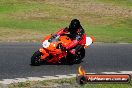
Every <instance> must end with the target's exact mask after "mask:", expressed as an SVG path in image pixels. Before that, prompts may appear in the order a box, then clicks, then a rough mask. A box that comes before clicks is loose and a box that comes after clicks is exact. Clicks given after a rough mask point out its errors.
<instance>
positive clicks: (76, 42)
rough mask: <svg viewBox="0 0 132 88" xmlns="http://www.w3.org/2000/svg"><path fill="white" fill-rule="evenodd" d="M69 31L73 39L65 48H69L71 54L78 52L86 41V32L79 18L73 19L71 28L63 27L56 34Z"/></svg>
mask: <svg viewBox="0 0 132 88" xmlns="http://www.w3.org/2000/svg"><path fill="white" fill-rule="evenodd" d="M67 33H69V35H70V38H71V39H72V40H73V41H72V42H71V43H70V44H69V45H68V46H66V47H64V48H65V49H66V50H69V52H70V53H71V54H76V52H77V51H78V50H80V49H81V48H82V47H83V46H84V45H85V43H86V34H85V31H84V29H83V28H82V26H81V24H80V21H79V20H78V19H73V20H72V21H71V23H70V25H69V28H67V27H66V28H62V29H61V30H59V31H58V32H57V33H56V34H55V36H56V35H61V34H67Z"/></svg>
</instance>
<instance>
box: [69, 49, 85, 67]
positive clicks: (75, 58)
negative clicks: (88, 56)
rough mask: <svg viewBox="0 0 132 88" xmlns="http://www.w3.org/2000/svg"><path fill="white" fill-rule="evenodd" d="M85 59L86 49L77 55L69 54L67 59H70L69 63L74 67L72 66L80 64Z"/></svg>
mask: <svg viewBox="0 0 132 88" xmlns="http://www.w3.org/2000/svg"><path fill="white" fill-rule="evenodd" d="M84 57H85V49H84V48H82V49H80V50H79V51H78V52H77V53H76V54H75V55H73V54H71V53H69V54H68V57H67V59H68V63H69V64H70V65H72V64H80V63H81V62H82V59H83V58H84Z"/></svg>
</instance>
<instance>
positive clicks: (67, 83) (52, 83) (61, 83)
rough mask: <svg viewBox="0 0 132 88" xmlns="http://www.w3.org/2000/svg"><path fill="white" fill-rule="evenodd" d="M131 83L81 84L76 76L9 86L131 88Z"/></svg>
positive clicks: (35, 87)
mask: <svg viewBox="0 0 132 88" xmlns="http://www.w3.org/2000/svg"><path fill="white" fill-rule="evenodd" d="M131 87H132V82H131V83H130V84H85V85H79V84H77V83H76V78H70V79H59V80H47V81H34V82H25V83H23V82H22V83H17V84H10V85H9V88H131Z"/></svg>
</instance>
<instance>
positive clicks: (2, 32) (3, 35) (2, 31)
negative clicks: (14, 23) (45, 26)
mask: <svg viewBox="0 0 132 88" xmlns="http://www.w3.org/2000/svg"><path fill="white" fill-rule="evenodd" d="M45 35H46V34H43V33H39V32H35V31H32V32H31V31H28V30H22V29H7V28H0V42H40V41H41V40H42V39H43V37H44V36H45Z"/></svg>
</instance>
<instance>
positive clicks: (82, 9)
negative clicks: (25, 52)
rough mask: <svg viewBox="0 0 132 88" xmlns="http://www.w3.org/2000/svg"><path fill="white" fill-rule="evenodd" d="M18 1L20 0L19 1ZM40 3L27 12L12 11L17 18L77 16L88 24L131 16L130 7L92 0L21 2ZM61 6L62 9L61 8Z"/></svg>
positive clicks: (59, 18)
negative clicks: (37, 6)
mask: <svg viewBox="0 0 132 88" xmlns="http://www.w3.org/2000/svg"><path fill="white" fill-rule="evenodd" d="M18 1H19V0H18ZM19 2H20V1H19ZM26 2H28V3H29V2H30V3H34V2H35V3H41V4H40V5H41V6H44V5H47V7H46V10H45V7H41V9H40V7H39V8H36V9H33V10H32V11H29V12H22V13H13V14H12V15H11V16H13V18H17V19H35V20H38V19H39V20H42V19H55V20H58V21H59V20H61V19H64V20H68V21H69V19H72V18H79V19H81V20H82V21H83V22H85V23H89V24H93V25H96V24H102V25H104V24H111V23H112V22H114V21H117V20H120V19H129V18H132V9H131V8H125V7H121V6H115V5H112V4H108V3H104V4H102V3H97V2H96V1H93V0H61V1H60V0H29V1H26V0H24V1H23V3H26ZM61 8H62V9H61Z"/></svg>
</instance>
